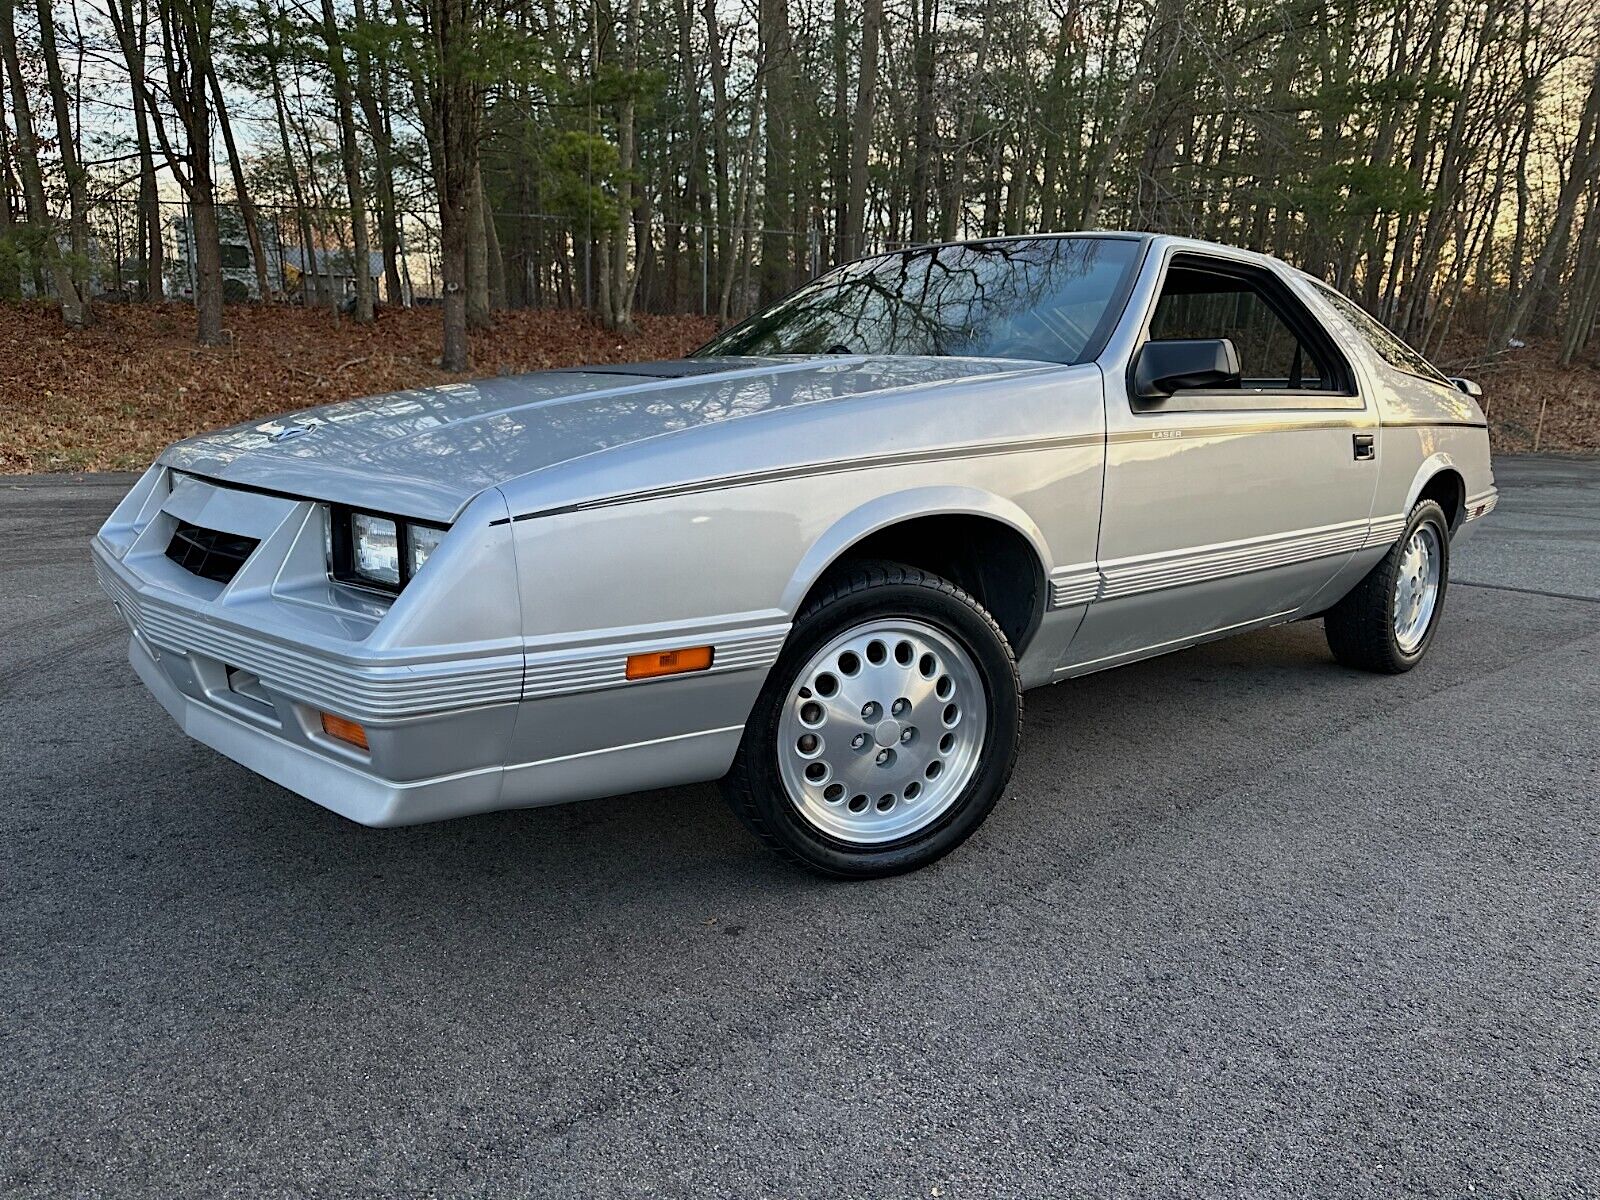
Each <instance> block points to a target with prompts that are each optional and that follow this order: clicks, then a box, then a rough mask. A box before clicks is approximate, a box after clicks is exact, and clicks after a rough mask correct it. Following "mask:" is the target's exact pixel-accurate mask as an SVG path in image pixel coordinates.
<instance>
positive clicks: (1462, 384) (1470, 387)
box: [1450, 376, 1483, 400]
mask: <svg viewBox="0 0 1600 1200" xmlns="http://www.w3.org/2000/svg"><path fill="white" fill-rule="evenodd" d="M1450 382H1451V383H1453V384H1455V386H1456V390H1458V391H1462V392H1465V393H1466V394H1467V395H1469V396H1471V397H1472V398H1473V399H1474V400H1481V399H1483V389H1482V388H1481V387H1479V386H1478V385H1477V384H1475V383H1473V382H1472V380H1470V379H1460V378H1457V377H1454V376H1452V377H1451V380H1450Z"/></svg>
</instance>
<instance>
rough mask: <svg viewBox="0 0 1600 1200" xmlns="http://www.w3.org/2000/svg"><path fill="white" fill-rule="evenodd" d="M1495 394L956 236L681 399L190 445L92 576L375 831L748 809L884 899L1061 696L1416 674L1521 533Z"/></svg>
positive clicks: (564, 395) (163, 650)
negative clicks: (1259, 640)
mask: <svg viewBox="0 0 1600 1200" xmlns="http://www.w3.org/2000/svg"><path fill="white" fill-rule="evenodd" d="M1477 395H1478V389H1477V388H1476V387H1475V386H1474V385H1473V384H1471V383H1469V382H1467V381H1465V380H1459V379H1456V380H1450V379H1446V378H1444V377H1443V376H1442V375H1440V374H1439V372H1438V371H1436V370H1435V369H1434V368H1433V367H1432V366H1431V365H1430V364H1429V363H1428V362H1427V360H1425V359H1424V358H1423V357H1422V356H1421V355H1419V354H1417V353H1416V352H1415V351H1413V350H1411V349H1410V348H1408V347H1407V346H1406V345H1404V344H1403V343H1402V342H1400V341H1399V340H1397V339H1396V338H1395V337H1393V336H1392V335H1391V334H1389V333H1388V332H1387V331H1386V330H1385V329H1384V328H1383V327H1382V326H1381V325H1379V324H1377V323H1376V322H1374V321H1373V320H1372V319H1371V318H1369V317H1368V316H1367V315H1366V314H1365V313H1364V312H1363V311H1362V310H1361V309H1360V308H1358V307H1357V306H1356V305H1354V304H1352V303H1351V302H1350V301H1349V300H1347V299H1345V298H1344V297H1343V296H1342V295H1340V294H1339V293H1338V292H1336V291H1334V290H1333V289H1332V288H1329V287H1328V286H1326V285H1325V284H1323V283H1321V282H1319V281H1317V280H1315V279H1313V278H1310V277H1309V276H1307V275H1304V274H1301V273H1300V272H1298V271H1295V270H1293V269H1291V268H1289V267H1287V266H1285V265H1284V264H1282V263H1280V262H1277V261H1275V260H1273V259H1270V258H1266V257H1263V256H1261V255H1259V254H1252V253H1246V252H1244V251H1240V250H1233V249H1228V248H1226V247H1222V246H1216V245H1211V244H1208V243H1204V242H1197V241H1190V240H1185V239H1181V238H1172V237H1160V236H1151V235H1145V234H1121V233H1106V234H1068V235H1059V236H1039V237H1026V238H1014V239H1003V240H994V241H979V242H967V243H955V244H949V245H942V246H932V247H924V248H920V249H914V250H906V251H901V252H898V253H893V254H886V255H882V256H879V257H874V258H868V259H865V260H863V261H860V262H856V263H852V264H849V265H847V266H844V267H841V268H840V269H838V270H836V271H833V272H831V273H830V274H828V275H825V276H823V277H822V278H820V279H818V280H816V281H814V282H813V283H810V284H808V285H806V286H805V287H803V288H801V289H800V290H799V291H797V292H795V293H794V294H793V295H791V296H789V297H787V298H786V299H784V300H782V301H780V302H779V303H777V304H776V305H774V306H773V307H771V308H769V309H767V310H766V311H764V312H761V313H759V314H757V315H756V316H754V317H751V318H750V319H749V320H747V321H745V322H744V323H743V324H740V325H738V326H736V327H734V328H732V329H730V330H728V331H726V332H724V333H723V334H722V335H720V336H719V337H717V338H716V339H715V340H714V341H712V342H711V343H710V344H709V345H708V346H706V347H705V348H704V349H702V350H700V351H699V352H697V353H696V354H694V355H692V356H690V357H689V358H687V359H684V360H681V361H674V362H658V363H644V364H639V365H631V366H602V367H589V368H581V369H574V370H559V371H546V372H542V373H539V374H534V375H526V376H521V377H517V378H499V379H486V380H481V381H478V382H473V383H458V384H449V385H445V386H442V387H434V388H424V389H419V390H416V391H406V392H397V393H394V394H392V395H386V396H378V397H374V398H371V399H366V400H357V401H351V402H348V403H341V404H334V405H329V406H326V407H323V408H316V409H310V410H307V411H305V412H302V413H298V414H296V415H294V416H290V417H282V418H278V419H275V420H270V421H264V422H260V423H257V424H250V425H244V426H239V427H236V428H233V429H227V430H224V431H222V432H219V433H213V434H208V435H205V436H202V437H197V438H192V439H190V440H188V441H184V442H180V443H178V444H177V445H175V446H173V447H172V448H171V449H169V450H167V451H166V452H165V453H164V454H162V455H161V457H160V458H159V460H158V461H157V462H156V464H155V465H154V466H152V467H151V468H150V469H149V471H148V472H146V474H145V475H144V476H143V478H142V479H141V480H140V481H139V483H138V484H137V485H136V486H135V487H134V488H133V490H132V491H131V492H130V493H129V494H128V496H127V498H126V499H125V500H124V501H123V502H122V503H121V505H119V506H118V508H117V510H116V511H115V512H114V513H113V514H112V516H111V518H110V519H109V520H108V521H107V522H106V524H105V526H104V528H102V529H101V530H100V532H99V534H98V536H97V537H96V538H95V539H94V543H93V549H94V557H95V563H96V566H97V569H98V572H99V577H100V581H101V583H102V585H103V586H104V587H105V590H106V591H107V592H109V593H110V595H111V597H112V599H113V600H114V601H115V602H116V604H117V607H118V608H119V609H120V610H121V612H122V614H123V616H124V617H125V618H126V620H127V622H128V624H129V626H130V627H131V629H132V638H131V640H130V643H129V655H130V658H131V661H132V664H133V667H134V670H135V671H137V672H138V674H139V676H140V678H141V679H143V681H144V682H145V684H146V686H148V687H149V689H150V690H151V692H152V693H154V695H155V697H156V699H157V700H158V701H160V703H161V704H162V706H163V707H165V708H166V709H167V711H168V712H169V713H171V714H172V716H173V717H174V718H175V719H176V720H177V721H178V722H179V724H181V725H182V726H183V728H184V730H185V731H186V732H187V733H188V734H189V735H190V736H191V737H194V738H195V739H197V740H199V741H201V742H204V743H205V744H206V745H208V746H211V747H213V748H214V749H216V750H219V751H221V752H222V753H223V754H226V755H228V756H229V757H230V758H233V759H235V760H236V761H238V762H240V763H242V764H244V765H245V766H247V767H249V768H250V769H251V770H253V771H256V772H258V773H260V774H262V775H264V776H266V777H267V778H268V779H271V780H273V781H275V782H277V783H279V784H282V785H283V786H284V787H287V788H290V789H292V790H293V791H296V792H298V793H300V794H301V795H304V796H307V797H309V798H310V799H312V800H314V801H316V802H317V803H318V804H322V805H324V806H326V807H328V808H331V809H333V810H334V811H335V812H338V813H342V814H343V815H345V816H347V817H349V818H351V819H353V820H355V821H359V822H361V823H363V824H367V825H400V824H406V823H411V822H418V821H432V820H437V819H439V818H443V817H454V816H461V815H463V814H466V813H477V812H485V811H488V810H492V809H504V808H514V807H525V806H533V805H544V804H558V803H562V802H565V801H568V800H579V799H583V798H585V797H593V796H602V795H608V794H614V793H620V792H626V791H632V790H635V789H640V788H656V787H664V786H667V785H671V784H683V783H692V782H696V781H701V780H711V779H718V778H721V779H723V780H724V786H725V789H726V791H727V794H728V796H729V799H730V800H731V802H732V805H733V808H734V809H735V811H736V812H737V813H738V814H739V816H740V817H741V818H742V819H743V820H744V821H745V822H746V823H747V824H748V825H749V826H750V828H751V829H752V830H753V831H754V832H755V833H756V834H757V835H759V836H760V838H761V839H762V840H763V841H765V842H766V843H767V845H769V846H771V847H772V848H773V849H774V850H776V851H778V852H779V853H781V854H783V855H785V856H787V857H788V858H790V859H792V860H794V861H796V862H798V863H801V864H804V865H805V866H808V867H811V868H813V869H815V870H818V871H822V872H825V873H829V874H833V875H838V876H853V877H862V876H876V875H885V874H889V873H892V872H896V871H904V870H908V869H911V868H915V867H919V866H921V865H923V864H925V863H928V862H931V861H933V860H934V859H936V858H938V857H939V856H941V855H943V854H945V853H947V852H948V851H949V850H951V849H953V848H954V847H955V846H957V845H959V844H960V843H961V841H962V840H963V839H965V838H966V837H967V836H968V835H969V834H971V833H972V832H973V830H974V829H976V828H977V826H978V825H979V824H980V823H981V822H982V821H983V819H984V817H985V816H986V815H987V814H988V812H989V810H990V809H991V808H992V807H993V806H994V804H995V802H996V800H997V799H999V797H1000V794H1001V792H1002V790H1003V789H1004V788H1005V785H1006V782H1007V779H1008V777H1009V775H1010V774H1011V768H1012V764H1013V762H1014V761H1015V759H1016V755H1017V746H1018V738H1019V733H1020V725H1021V714H1022V692H1023V691H1024V690H1025V689H1027V688H1032V687H1038V686H1040V685H1043V684H1047V683H1059V682H1061V681H1063V680H1067V679H1072V678H1074V677H1076V676H1079V675H1084V674H1086V673H1088V672H1091V671H1099V670H1103V669H1104V668H1106V667H1114V666H1118V665H1120V664H1122V663H1127V662H1133V661H1135V660H1137V659H1141V658H1147V657H1149V656H1151V655H1155V654H1161V653H1165V652H1166V651H1169V650H1177V649H1181V648H1182V647H1185V646H1191V645H1194V644H1195V643H1197V642H1202V641H1205V640H1207V639H1211V638H1218V637H1224V636H1227V635H1229V634H1233V633H1240V632H1243V631H1245V630H1251V629H1259V628H1262V627H1263V626H1268V625H1274V624H1279V623H1281V622H1285V621H1295V620H1300V619H1303V618H1307V617H1318V616H1320V617H1321V618H1322V619H1323V622H1324V624H1325V626H1326V629H1327V636H1328V643H1329V646H1330V647H1331V650H1332V653H1333V655H1334V657H1335V658H1336V659H1338V660H1339V661H1340V662H1342V663H1345V664H1347V665H1349V666H1352V667H1357V668H1361V669H1364V670H1371V671H1384V672H1399V671H1406V670H1409V669H1410V668H1411V667H1413V666H1415V665H1416V664H1417V663H1418V662H1419V661H1420V660H1421V659H1422V657H1423V655H1424V654H1425V653H1426V652H1427V649H1428V645H1429V642H1430V641H1431V639H1432V638H1433V636H1434V633H1435V631H1436V630H1437V628H1438V625H1439V620H1440V616H1441V614H1442V612H1443V607H1444V599H1445V589H1446V584H1447V581H1448V578H1449V565H1450V549H1451V542H1452V539H1454V538H1456V537H1459V536H1460V535H1461V533H1462V531H1463V529H1465V528H1466V526H1467V525H1468V523H1469V522H1471V521H1474V520H1476V519H1477V518H1478V517H1481V516H1483V515H1484V514H1485V513H1486V512H1488V511H1489V510H1490V509H1491V508H1492V507H1493V506H1494V502H1495V489H1494V486H1493V482H1492V476H1491V473H1490V466H1489V442H1488V437H1487V433H1486V430H1485V423H1484V417H1483V413H1482V411H1481V410H1480V409H1479V407H1478V404H1477V403H1476V401H1475V397H1476V396H1477Z"/></svg>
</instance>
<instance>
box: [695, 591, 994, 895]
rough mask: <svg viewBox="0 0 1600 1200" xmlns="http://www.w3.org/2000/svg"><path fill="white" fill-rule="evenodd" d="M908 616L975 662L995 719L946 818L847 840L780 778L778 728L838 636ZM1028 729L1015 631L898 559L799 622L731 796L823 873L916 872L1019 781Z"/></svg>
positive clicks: (764, 694) (828, 594) (747, 816)
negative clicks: (802, 807) (808, 810)
mask: <svg viewBox="0 0 1600 1200" xmlns="http://www.w3.org/2000/svg"><path fill="white" fill-rule="evenodd" d="M885 617H891V618H892V617H904V618H910V619H914V620H916V621H919V622H923V623H926V624H928V625H931V626H934V627H936V628H937V629H938V630H939V631H941V632H942V633H943V634H944V635H945V636H947V637H949V638H952V639H953V640H955V641H956V642H957V643H958V644H959V645H960V646H961V648H962V649H964V650H965V651H966V653H967V654H968V655H969V656H970V657H971V659H972V660H973V663H974V664H975V665H976V667H977V671H978V674H979V676H980V678H981V679H982V682H983V687H984V692H985V702H986V704H987V720H986V727H985V729H984V735H983V741H982V748H981V751H980V753H979V757H978V762H977V767H976V769H975V771H974V773H973V775H972V777H971V779H970V780H969V781H968V782H967V784H966V785H965V786H964V787H963V788H962V790H961V792H960V793H959V795H958V796H957V798H956V799H955V800H954V801H953V802H952V803H951V804H950V806H949V807H948V808H947V809H946V810H945V811H944V812H943V813H942V814H941V816H940V817H939V819H938V820H937V821H935V822H934V823H932V824H931V825H928V826H926V827H924V828H921V829H917V830H915V831H914V832H912V833H911V834H909V835H908V836H905V837H903V838H900V839H899V840H897V841H892V842H884V843H880V844H876V845H872V846H862V845H858V844H852V843H850V842H846V841H841V840H838V839H836V838H834V837H832V836H829V835H828V834H827V833H824V832H823V831H822V830H820V829H818V828H817V827H816V826H815V825H814V824H812V823H811V822H809V821H808V820H806V819H805V818H804V817H802V815H801V814H800V811H799V809H798V808H797V807H796V805H795V803H794V802H793V801H792V800H791V799H790V797H789V794H788V792H787V791H786V789H785V787H784V783H783V779H782V776H781V775H780V773H779V766H778V726H779V722H780V719H781V717H782V714H783V709H784V705H785V701H786V698H787V697H788V696H789V694H790V690H791V688H793V687H794V685H795V683H796V676H797V675H798V673H799V672H800V671H801V670H802V669H803V668H804V667H805V666H806V664H807V663H808V662H810V661H811V659H812V657H813V656H814V655H815V654H817V653H818V652H819V651H820V650H822V649H823V648H824V647H825V646H826V645H827V643H828V642H829V641H830V640H832V639H833V638H835V637H837V636H838V635H839V634H841V633H843V632H844V631H846V630H849V629H851V628H853V627H855V626H857V625H860V624H862V623H863V622H865V621H869V620H874V619H879V618H885ZM1021 723H1022V688H1021V683H1020V681H1019V679H1018V676H1017V664H1016V659H1015V657H1014V655H1013V654H1012V651H1011V647H1010V645H1009V644H1008V643H1007V641H1006V637H1005V634H1003V633H1002V632H1001V631H1000V627H999V626H998V625H997V624H995V621H994V618H993V617H991V616H990V615H989V614H988V612H986V611H985V610H984V608H983V606H982V605H980V604H979V603H978V602H977V601H976V600H974V599H973V598H972V597H971V596H970V595H968V594H967V593H966V592H964V591H962V590H961V589H960V588H958V587H957V586H956V585H955V584H953V583H951V582H950V581H949V580H946V579H942V578H940V577H939V576H937V575H932V574H929V573H928V572H926V571H921V570H918V569H916V568H914V567H908V566H903V565H901V564H899V563H891V562H871V563H861V564H856V565H852V566H850V567H847V568H846V569H844V570H843V571H841V572H840V573H839V575H838V576H837V577H836V578H835V579H834V580H833V581H832V582H831V583H829V584H828V585H827V586H826V587H825V588H824V589H823V591H822V592H821V594H820V595H818V596H816V597H815V598H814V599H812V600H811V601H809V602H808V603H807V604H806V606H805V608H804V609H802V610H801V612H800V613H799V615H798V616H797V617H796V619H795V624H794V629H793V631H792V633H791V634H790V637H789V641H788V644H787V645H786V646H785V648H784V651H783V654H782V655H781V656H780V657H779V659H778V662H777V664H776V665H775V666H774V667H773V669H772V672H771V674H770V675H769V676H768V678H767V682H766V685H765V686H764V687H763V688H762V690H761V694H760V696H759V697H758V698H757V700H756V703H755V708H754V709H753V711H752V712H751V714H750V719H749V721H748V722H747V723H746V725H745V731H744V740H743V741H742V742H741V743H740V746H739V753H738V756H737V757H736V758H735V759H734V762H733V767H732V769H731V770H730V771H729V772H728V774H727V776H726V777H725V778H724V780H723V784H722V786H723V792H724V794H725V795H726V797H727V799H728V803H729V805H730V806H731V807H732V808H733V811H734V813H735V814H737V815H738V817H739V819H740V820H741V821H743V822H744V823H745V825H746V826H748V827H749V829H750V830H751V832H753V833H754V834H755V835H756V836H757V837H758V838H760V839H761V840H762V841H763V842H764V843H765V844H766V845H767V846H768V847H769V848H770V849H772V850H773V851H774V852H776V853H777V854H778V855H779V856H780V857H783V858H785V859H787V860H789V861H790V862H792V863H795V864H797V865H799V866H802V867H805V868H807V869H809V870H811V871H815V872H817V873H819V874H822V875H827V876H831V877H835V878H845V879H876V878H881V877H883V876H886V875H897V874H900V873H902V872H905V871H914V870H916V869H917V868H918V867H924V866H926V865H928V864H929V863H931V862H933V861H935V860H936V859H939V858H942V857H943V856H944V855H946V854H948V853H950V851H952V850H954V849H955V848H956V847H957V846H959V845H960V844H961V843H962V842H964V841H965V840H966V839H967V838H968V837H969V836H971V834H972V833H973V831H974V830H976V829H977V828H978V826H979V825H981V824H982V823H983V821H984V818H985V817H987V816H988V815H989V811H990V809H992V808H993V807H994V805H995V802H996V801H997V800H999V798H1000V794H1001V792H1002V791H1004V789H1005V786H1006V784H1007V782H1008V781H1009V780H1010V778H1011V770H1012V767H1013V766H1014V765H1015V764H1016V757H1017V746H1018V742H1019V740H1020V734H1021Z"/></svg>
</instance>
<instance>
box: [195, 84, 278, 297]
mask: <svg viewBox="0 0 1600 1200" xmlns="http://www.w3.org/2000/svg"><path fill="white" fill-rule="evenodd" d="M208 74H209V75H210V77H211V98H212V100H213V101H214V102H215V103H216V106H217V128H218V129H220V130H221V131H222V141H223V145H224V147H225V148H226V149H227V151H228V169H229V170H231V171H232V172H233V191H234V195H235V196H236V197H237V198H238V201H239V220H240V221H242V222H243V223H244V236H245V240H246V241H247V242H249V243H250V262H251V265H253V266H254V267H255V271H256V296H257V297H258V298H259V299H261V300H262V301H267V300H270V299H271V298H272V282H271V278H270V277H269V276H268V275H267V252H266V248H265V247H264V246H263V245H262V244H261V223H260V222H259V221H258V220H257V219H256V205H255V201H254V200H252V199H251V198H250V188H249V187H248V186H247V185H246V183H245V178H244V160H243V159H241V158H240V157H239V147H238V146H236V145H235V144H234V140H233V122H231V121H230V120H228V109H227V105H226V104H225V102H224V101H223V98H222V84H221V83H220V82H219V81H218V80H217V72H216V69H215V68H214V67H213V68H212V69H211V70H210V71H209V72H208Z"/></svg>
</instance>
